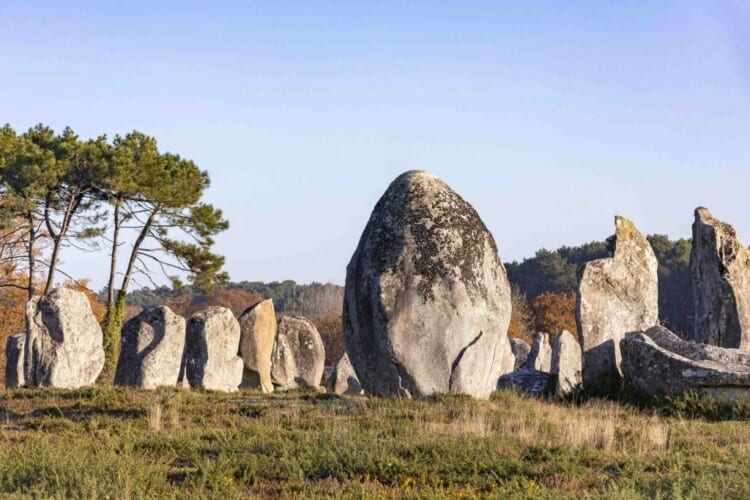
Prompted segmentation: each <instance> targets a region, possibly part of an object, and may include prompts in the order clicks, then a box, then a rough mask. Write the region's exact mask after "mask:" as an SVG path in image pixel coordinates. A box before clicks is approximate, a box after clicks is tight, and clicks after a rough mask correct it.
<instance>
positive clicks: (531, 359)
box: [523, 332, 552, 373]
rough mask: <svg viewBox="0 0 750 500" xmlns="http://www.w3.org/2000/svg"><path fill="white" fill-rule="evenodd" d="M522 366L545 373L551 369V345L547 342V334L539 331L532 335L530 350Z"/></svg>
mask: <svg viewBox="0 0 750 500" xmlns="http://www.w3.org/2000/svg"><path fill="white" fill-rule="evenodd" d="M523 367H524V368H528V369H529V370H536V371H540V372H547V373H550V372H551V371H552V369H551V368H552V346H550V344H549V335H548V334H546V333H543V332H539V333H537V334H536V335H534V343H533V344H531V350H530V351H529V355H528V357H527V358H526V362H525V363H524V364H523Z"/></svg>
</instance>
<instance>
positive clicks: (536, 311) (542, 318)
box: [531, 292, 578, 339]
mask: <svg viewBox="0 0 750 500" xmlns="http://www.w3.org/2000/svg"><path fill="white" fill-rule="evenodd" d="M531 310H532V312H533V315H534V328H535V329H536V331H539V332H546V333H549V334H550V335H552V336H553V337H554V336H555V335H557V334H558V333H560V331H562V330H568V331H569V332H570V333H572V334H573V336H574V337H575V338H576V339H577V338H578V329H577V327H576V294H575V293H573V292H563V293H549V292H548V293H543V294H541V295H540V296H538V297H537V298H535V299H534V301H533V302H532V303H531Z"/></svg>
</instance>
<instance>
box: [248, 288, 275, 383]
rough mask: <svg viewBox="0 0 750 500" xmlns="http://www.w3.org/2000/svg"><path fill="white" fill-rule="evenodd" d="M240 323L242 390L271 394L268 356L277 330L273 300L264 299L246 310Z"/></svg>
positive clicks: (269, 358)
mask: <svg viewBox="0 0 750 500" xmlns="http://www.w3.org/2000/svg"><path fill="white" fill-rule="evenodd" d="M239 322H240V330H241V335H240V357H241V358H242V361H243V363H244V364H245V372H244V376H243V378H242V387H253V388H259V389H261V390H262V391H263V392H273V383H272V382H271V353H272V352H273V344H274V342H275V341H276V334H277V328H278V326H277V323H276V312H275V311H274V308H273V300H271V299H267V300H264V301H262V302H258V303H257V304H255V305H254V306H252V307H250V308H248V309H247V310H246V311H245V312H243V313H242V314H241V315H240V317H239Z"/></svg>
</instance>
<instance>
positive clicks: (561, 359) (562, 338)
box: [551, 330, 583, 397]
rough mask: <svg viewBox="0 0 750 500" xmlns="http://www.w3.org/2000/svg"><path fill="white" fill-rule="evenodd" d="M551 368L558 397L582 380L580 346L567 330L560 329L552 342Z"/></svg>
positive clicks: (565, 394)
mask: <svg viewBox="0 0 750 500" xmlns="http://www.w3.org/2000/svg"><path fill="white" fill-rule="evenodd" d="M551 369H552V373H553V374H555V375H557V385H556V387H555V394H557V396H558V397H564V396H567V395H568V394H570V393H571V392H573V391H574V390H575V389H576V388H577V387H578V386H580V385H581V383H582V382H583V375H582V371H583V359H582V355H581V346H580V344H578V341H577V340H576V339H575V337H573V334H571V333H570V332H568V331H567V330H563V331H561V332H560V333H559V334H558V335H557V337H555V341H554V342H553V343H552V363H551Z"/></svg>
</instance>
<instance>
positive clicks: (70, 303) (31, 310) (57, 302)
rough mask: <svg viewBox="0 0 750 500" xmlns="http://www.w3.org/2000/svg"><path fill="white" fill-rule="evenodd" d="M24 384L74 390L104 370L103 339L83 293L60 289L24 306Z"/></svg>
mask: <svg viewBox="0 0 750 500" xmlns="http://www.w3.org/2000/svg"><path fill="white" fill-rule="evenodd" d="M26 328H27V329H26V339H25V347H24V349H25V363H24V371H25V382H26V385H28V386H38V387H59V388H63V389H76V388H79V387H82V386H86V385H91V384H93V383H94V382H95V381H96V377H98V376H99V372H101V371H102V368H103V367H104V347H103V346H102V342H103V338H104V337H103V335H102V329H101V328H100V327H99V323H98V322H97V321H96V317H95V316H94V313H93V311H92V310H91V303H90V302H89V300H88V298H87V297H86V295H85V294H84V293H83V292H78V291H75V290H71V289H69V288H65V287H61V288H55V289H54V290H52V291H51V292H50V293H49V294H47V295H44V296H42V297H36V298H34V299H32V300H30V301H29V302H28V303H27V304H26Z"/></svg>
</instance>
